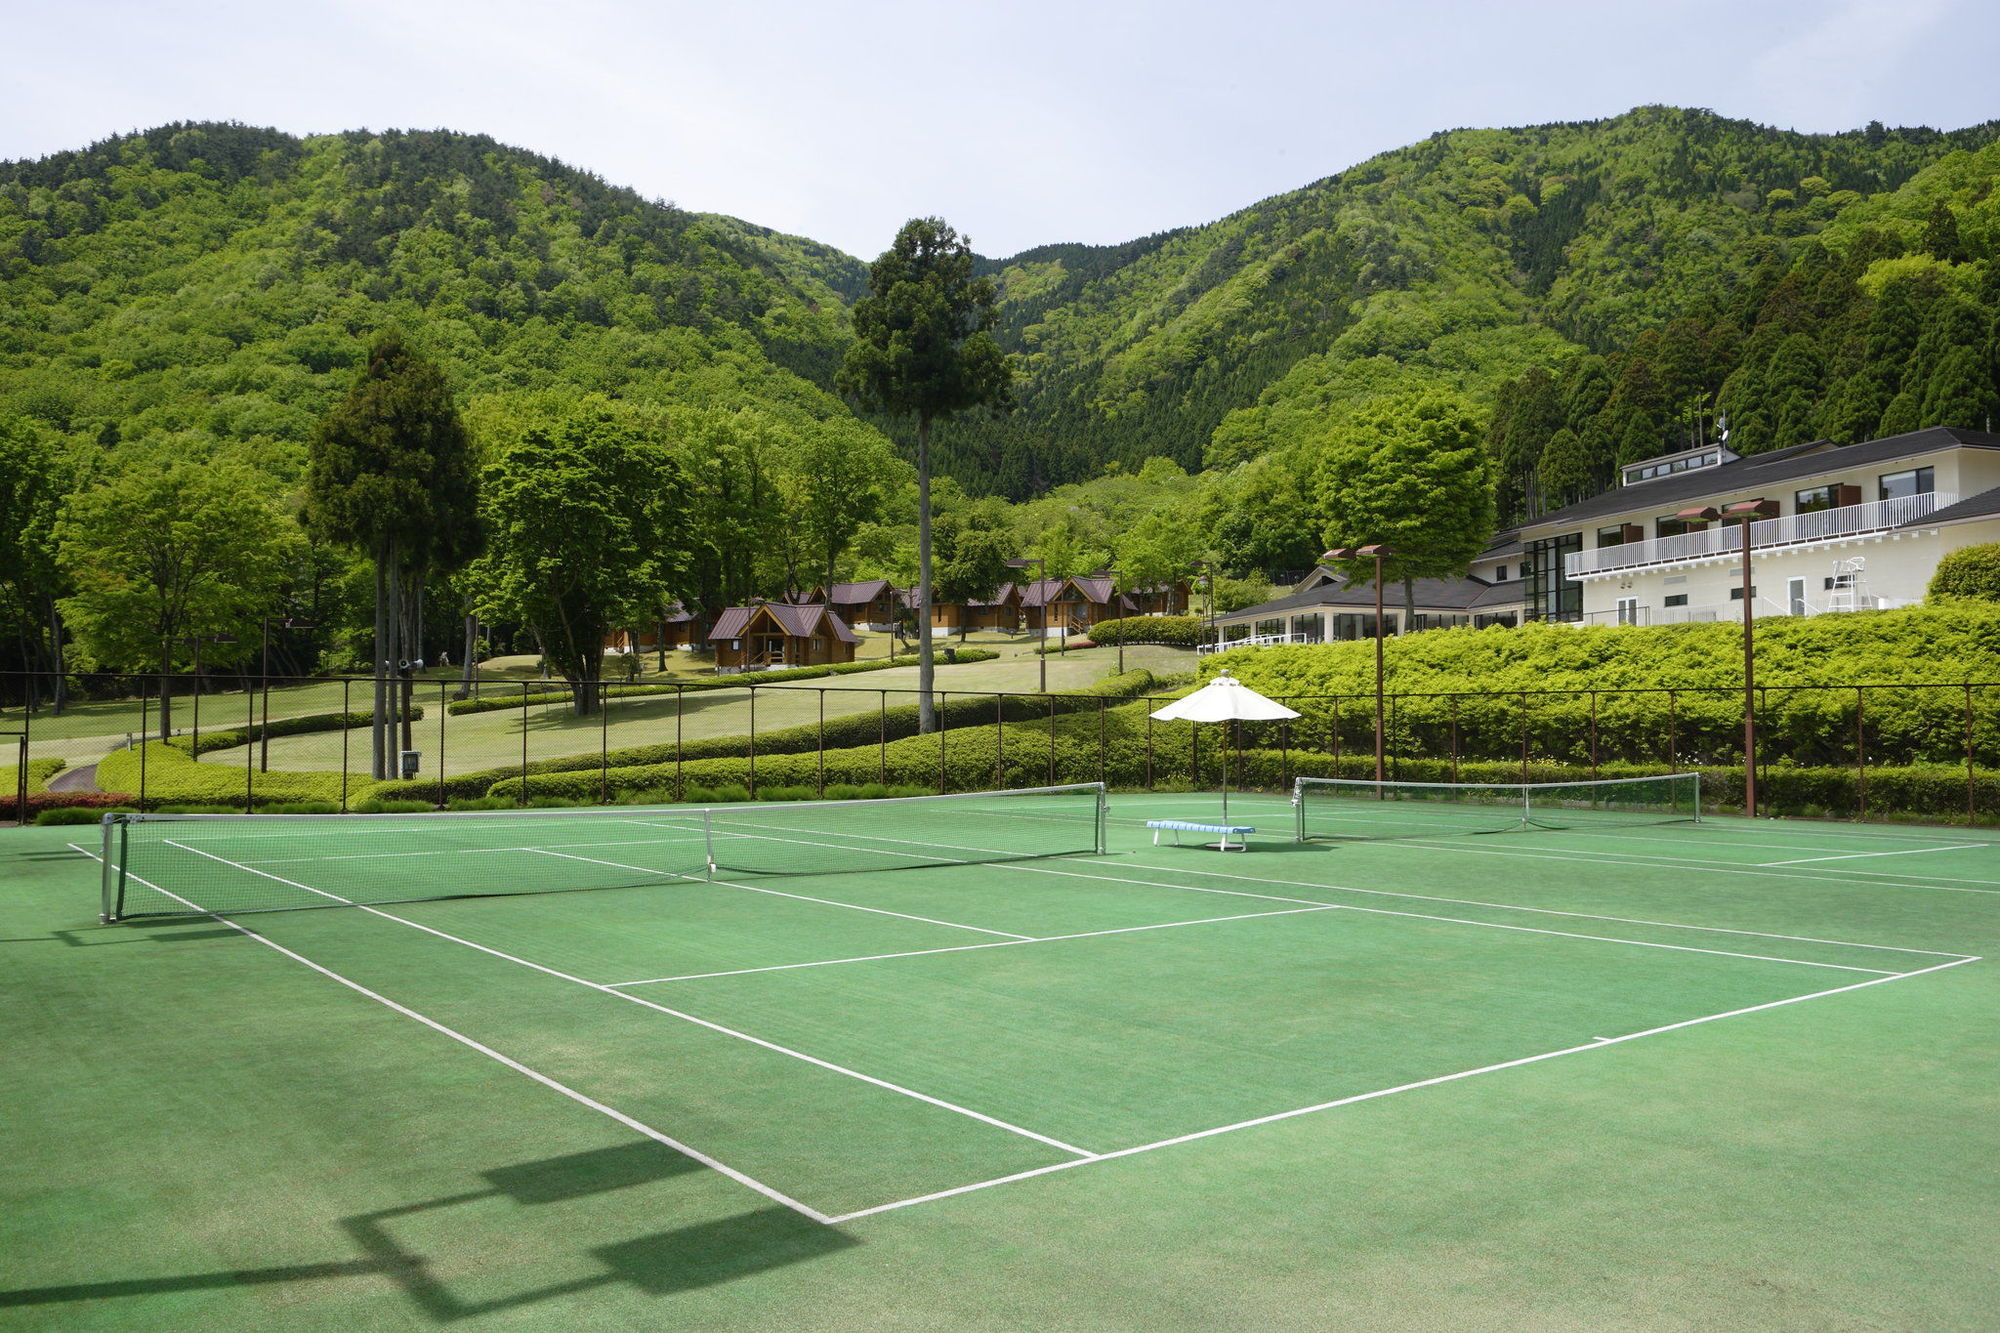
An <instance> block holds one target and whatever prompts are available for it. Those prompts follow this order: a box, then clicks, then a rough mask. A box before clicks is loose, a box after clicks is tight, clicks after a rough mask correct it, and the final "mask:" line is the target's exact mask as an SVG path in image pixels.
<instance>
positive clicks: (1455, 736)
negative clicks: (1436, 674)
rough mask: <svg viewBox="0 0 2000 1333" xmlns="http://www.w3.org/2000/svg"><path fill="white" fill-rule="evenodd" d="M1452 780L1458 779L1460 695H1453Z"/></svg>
mask: <svg viewBox="0 0 2000 1333" xmlns="http://www.w3.org/2000/svg"><path fill="white" fill-rule="evenodd" d="M1451 780H1452V781H1453V782H1456V781H1458V696H1457V695H1455V694H1454V695H1452V696H1451Z"/></svg>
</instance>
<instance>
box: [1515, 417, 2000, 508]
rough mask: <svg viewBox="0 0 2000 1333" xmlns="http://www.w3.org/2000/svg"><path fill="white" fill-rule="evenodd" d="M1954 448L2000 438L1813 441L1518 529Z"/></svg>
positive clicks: (1960, 435)
mask: <svg viewBox="0 0 2000 1333" xmlns="http://www.w3.org/2000/svg"><path fill="white" fill-rule="evenodd" d="M1959 447H1964V448H1969V449H2000V435H1989V434H1988V433H1986V432H1985V431H1978V430H1961V429H1960V428H1958V427H1956V426H1932V427H1930V428H1929V429H1927V430H1919V431H1911V432H1910V433H1909V434H1907V435H1891V436H1890V437H1889V438H1887V439H1884V440H1867V441H1864V442H1863V443H1861V444H1849V445H1832V444H1828V443H1827V442H1826V441H1824V440H1815V441H1813V442H1812V443H1811V444H1800V445H1793V446H1791V447H1790V448H1787V449H1776V450H1773V451H1771V452H1770V453H1763V454H1751V455H1750V456H1749V457H1747V458H1743V459H1739V460H1738V461H1736V462H1734V463H1724V464H1722V465H1721V466H1720V467H1710V468H1696V469H1695V470H1694V471H1692V472H1680V473H1676V474H1675V475H1673V476H1671V477H1662V478H1660V479H1658V480H1656V481H1646V482H1640V483H1639V484H1637V485H1635V486H1621V487H1618V488H1617V489H1615V490H1609V491H1606V492H1605V493H1604V494H1602V495H1594V496H1592V497H1591V498H1590V499H1588V500H1580V501H1578V502H1577V503H1576V504H1573V505H1568V506H1566V507H1564V508H1562V509H1558V510H1555V511H1554V512H1552V513H1547V514H1543V515H1542V516H1541V517H1540V518H1536V519H1530V520H1529V521H1528V522H1527V523H1524V524H1523V525H1522V526H1523V527H1524V528H1546V527H1556V526H1567V525H1569V524H1572V523H1580V522H1585V521H1587V520H1589V519H1593V518H1600V517H1603V516H1604V515H1607V514H1616V513H1622V512H1624V511H1625V510H1628V509H1640V508H1647V507H1650V508H1653V509H1657V510H1659V511H1660V512H1661V513H1672V512H1673V511H1674V510H1676V509H1680V508H1684V507H1686V506H1687V504H1688V503H1689V502H1690V501H1700V500H1710V499H1714V498H1715V497H1717V496H1719V495H1724V494H1735V493H1745V494H1747V493H1749V492H1751V491H1757V490H1763V489H1766V488H1768V487H1772V486H1776V485H1779V484H1780V483H1784V482H1790V481H1794V480H1796V479H1798V478H1801V477H1809V476H1811V475H1813V474H1814V473H1816V472H1831V471H1834V470H1835V469H1837V468H1846V467H1855V466H1866V465H1867V464H1870V463H1887V462H1892V461H1894V460H1895V459H1898V458H1909V457H1913V456H1914V455H1917V454H1928V453H1934V452H1936V451H1937V450H1939V449H1952V448H1959Z"/></svg>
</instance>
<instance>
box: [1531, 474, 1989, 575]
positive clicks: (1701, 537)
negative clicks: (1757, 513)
mask: <svg viewBox="0 0 2000 1333" xmlns="http://www.w3.org/2000/svg"><path fill="white" fill-rule="evenodd" d="M1957 500H1958V497H1957V496H1956V495H1952V494H1948V493H1944V492H1936V493H1932V494H1928V495H1904V496H1898V497H1897V498H1896V499H1893V500H1871V501H1869V502H1868V503H1867V504H1858V505H1844V506H1842V507H1840V508H1838V509H1819V510H1815V511H1813V512H1812V513H1809V514H1782V515H1780V516H1779V517H1777V518H1766V519H1760V520H1758V521H1757V522H1755V523H1752V524H1751V525H1750V550H1751V552H1752V554H1755V553H1756V552H1758V551H1764V550H1772V549H1798V550H1803V549H1808V548H1811V547H1815V546H1839V545H1844V544H1847V543H1850V542H1854V541H1857V540H1862V539H1866V538H1871V537H1878V538H1879V537H1880V536H1882V535H1884V534H1886V533H1889V532H1891V531H1893V530H1894V529H1896V528H1900V527H1904V526H1907V525H1908V524H1911V523H1916V522H1920V521H1922V520H1923V519H1925V518H1928V517H1930V515H1932V514H1933V513H1935V512H1937V511H1938V510H1940V509H1943V508H1944V507H1945V506H1946V505H1949V504H1954V503H1956V502H1957ZM1742 549H1743V533H1742V532H1741V530H1740V528H1739V525H1738V524H1736V523H1734V522H1727V521H1725V522H1720V523H1716V524H1714V525H1712V526H1710V527H1707V528H1704V529H1702V530H1701V531H1699V532H1684V533H1681V534H1680V535H1679V536H1677V537H1654V538H1650V539H1648V540H1646V541H1637V542H1626V543H1625V544H1624V545H1622V546H1600V547H1598V548H1597V549H1596V550H1594V551H1576V552H1572V553H1571V554H1570V555H1568V556H1565V557H1564V559H1563V569H1564V572H1565V574H1566V575H1567V576H1568V577H1570V578H1572V579H1579V580H1582V579H1592V578H1604V577H1607V576H1609V575H1614V574H1629V573H1632V572H1633V571H1634V570H1639V569H1662V568H1671V567H1672V566H1675V565H1692V564H1699V563H1701V562H1702V561H1704V560H1716V559H1727V558H1728V557H1730V556H1733V555H1736V554H1739V553H1740V552H1741V551H1742Z"/></svg>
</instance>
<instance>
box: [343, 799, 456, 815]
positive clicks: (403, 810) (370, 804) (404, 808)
mask: <svg viewBox="0 0 2000 1333" xmlns="http://www.w3.org/2000/svg"><path fill="white" fill-rule="evenodd" d="M349 808H350V809H352V810H353V812H354V813H355V814H357V815H415V814H421V813H423V812H424V811H426V810H435V809H437V806H436V805H434V804H433V803H431V802H430V801H396V800H384V799H382V798H381V797H378V796H370V797H367V798H365V799H363V800H359V801H356V802H355V803H354V804H353V805H352V806H351V807H349Z"/></svg>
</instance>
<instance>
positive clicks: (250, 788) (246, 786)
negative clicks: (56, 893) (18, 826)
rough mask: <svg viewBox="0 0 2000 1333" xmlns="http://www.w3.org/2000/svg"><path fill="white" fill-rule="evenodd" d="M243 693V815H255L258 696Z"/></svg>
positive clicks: (266, 726)
mask: <svg viewBox="0 0 2000 1333" xmlns="http://www.w3.org/2000/svg"><path fill="white" fill-rule="evenodd" d="M243 693H244V696H245V698H244V709H243V711H244V712H245V714H247V716H246V717H245V718H244V721H243V813H244V814H246V815H254V814H256V813H257V740H258V732H257V696H256V695H255V694H252V693H251V692H250V691H249V690H245V691H243ZM270 726H271V723H270V720H269V719H268V717H267V718H266V720H265V722H264V727H265V730H267V731H268V730H269V729H270ZM21 813H22V814H26V813H27V810H26V809H25V808H24V809H23V810H22V811H21ZM22 822H24V823H25V822H26V821H25V820H24V821H22Z"/></svg>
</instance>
